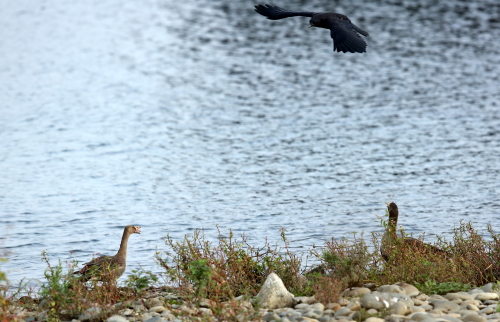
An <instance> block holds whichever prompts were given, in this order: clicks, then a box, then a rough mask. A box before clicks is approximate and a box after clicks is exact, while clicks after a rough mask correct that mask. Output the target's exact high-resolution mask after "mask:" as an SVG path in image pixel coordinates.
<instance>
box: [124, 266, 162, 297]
mask: <svg viewBox="0 0 500 322" xmlns="http://www.w3.org/2000/svg"><path fill="white" fill-rule="evenodd" d="M156 283H158V276H156V275H155V274H154V273H153V272H151V271H146V270H143V269H142V268H140V269H133V270H132V274H130V275H129V276H128V277H127V280H126V281H125V286H126V287H128V288H130V289H133V290H134V291H136V292H140V291H143V290H145V289H147V288H149V287H151V286H153V285H154V284H156Z"/></svg>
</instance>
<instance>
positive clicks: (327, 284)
mask: <svg viewBox="0 0 500 322" xmlns="http://www.w3.org/2000/svg"><path fill="white" fill-rule="evenodd" d="M312 282H313V286H312V288H313V292H314V297H315V298H316V300H317V301H318V302H320V303H324V304H328V303H334V302H337V301H338V300H339V298H340V295H341V294H342V291H343V290H344V289H345V284H344V283H343V282H342V281H341V280H339V279H337V278H335V277H332V276H327V275H318V276H315V277H313V278H312Z"/></svg>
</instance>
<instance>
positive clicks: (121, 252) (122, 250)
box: [116, 231, 130, 258]
mask: <svg viewBox="0 0 500 322" xmlns="http://www.w3.org/2000/svg"><path fill="white" fill-rule="evenodd" d="M129 237H130V233H128V232H127V231H124V232H123V236H122V242H121V243H120V249H119V250H118V253H116V256H117V257H122V258H126V257H127V244H128V238H129Z"/></svg>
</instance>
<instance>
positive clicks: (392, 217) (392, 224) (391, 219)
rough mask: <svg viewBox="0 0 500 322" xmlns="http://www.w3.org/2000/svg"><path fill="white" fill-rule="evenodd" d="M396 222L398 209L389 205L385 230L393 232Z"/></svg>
mask: <svg viewBox="0 0 500 322" xmlns="http://www.w3.org/2000/svg"><path fill="white" fill-rule="evenodd" d="M397 224H398V209H397V208H395V209H394V208H392V207H389V222H388V223H387V231H388V232H391V233H395V232H396V226H397Z"/></svg>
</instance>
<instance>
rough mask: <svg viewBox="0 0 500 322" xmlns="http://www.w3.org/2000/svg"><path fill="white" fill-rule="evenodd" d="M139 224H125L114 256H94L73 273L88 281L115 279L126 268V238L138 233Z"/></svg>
mask: <svg viewBox="0 0 500 322" xmlns="http://www.w3.org/2000/svg"><path fill="white" fill-rule="evenodd" d="M140 228H141V227H139V226H127V227H125V229H124V230H123V236H122V240H121V243H120V249H119V250H118V252H117V253H116V255H114V256H100V257H97V258H94V259H93V260H91V261H90V262H88V263H85V264H83V265H84V266H83V267H82V268H81V269H80V270H78V271H76V272H74V273H73V274H80V275H81V277H80V278H81V279H82V280H84V281H88V280H90V279H95V280H104V279H112V280H116V279H118V278H119V277H120V276H122V274H123V273H124V272H125V269H126V268H127V244H128V238H129V237H130V235H132V234H140V233H141V231H140V230H139V229H140Z"/></svg>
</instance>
